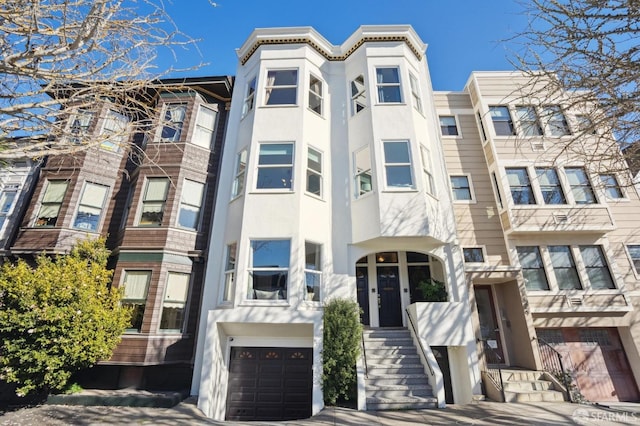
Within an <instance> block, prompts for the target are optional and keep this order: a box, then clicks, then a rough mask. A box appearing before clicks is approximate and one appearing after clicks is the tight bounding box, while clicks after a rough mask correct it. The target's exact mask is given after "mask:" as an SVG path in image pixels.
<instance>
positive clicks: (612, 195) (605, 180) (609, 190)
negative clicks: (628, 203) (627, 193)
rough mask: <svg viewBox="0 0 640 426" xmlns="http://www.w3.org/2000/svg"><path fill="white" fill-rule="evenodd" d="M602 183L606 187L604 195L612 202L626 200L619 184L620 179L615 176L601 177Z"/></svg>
mask: <svg viewBox="0 0 640 426" xmlns="http://www.w3.org/2000/svg"><path fill="white" fill-rule="evenodd" d="M600 182H602V186H603V187H604V193H605V195H606V196H607V198H609V199H610V200H619V199H621V198H624V194H623V193H622V188H620V185H619V184H618V179H616V176H615V175H600Z"/></svg>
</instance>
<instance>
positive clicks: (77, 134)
mask: <svg viewBox="0 0 640 426" xmlns="http://www.w3.org/2000/svg"><path fill="white" fill-rule="evenodd" d="M92 120H93V112H92V111H89V110H87V109H84V108H78V109H77V110H76V111H75V112H74V113H73V114H72V115H71V117H69V133H70V134H71V136H70V138H71V142H73V143H76V144H79V143H82V142H83V140H82V139H83V137H85V136H86V135H87V133H88V132H89V127H90V126H91V121H92Z"/></svg>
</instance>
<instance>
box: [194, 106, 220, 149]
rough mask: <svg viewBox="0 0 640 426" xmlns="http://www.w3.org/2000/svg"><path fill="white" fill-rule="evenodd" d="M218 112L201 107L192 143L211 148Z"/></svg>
mask: <svg viewBox="0 0 640 426" xmlns="http://www.w3.org/2000/svg"><path fill="white" fill-rule="evenodd" d="M216 115H217V112H216V111H214V110H212V109H211V108H208V107H206V106H203V105H200V108H199V110H198V117H197V118H196V128H195V130H194V133H193V138H192V139H191V142H192V143H193V144H195V145H198V146H201V147H203V148H209V147H210V146H211V138H212V137H213V131H214V127H215V124H216Z"/></svg>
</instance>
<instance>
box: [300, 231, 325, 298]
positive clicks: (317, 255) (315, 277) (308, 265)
mask: <svg viewBox="0 0 640 426" xmlns="http://www.w3.org/2000/svg"><path fill="white" fill-rule="evenodd" d="M304 259H305V261H304V281H305V284H306V289H307V291H306V300H310V301H313V302H319V301H320V288H321V284H322V246H320V245H319V244H314V243H310V242H308V241H307V242H305V243H304Z"/></svg>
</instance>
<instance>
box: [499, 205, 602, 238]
mask: <svg viewBox="0 0 640 426" xmlns="http://www.w3.org/2000/svg"><path fill="white" fill-rule="evenodd" d="M563 217H566V218H567V220H566V222H565V221H563ZM502 219H503V220H505V219H507V220H508V221H509V222H508V224H505V226H504V227H505V228H508V229H509V232H510V233H516V232H525V233H529V232H596V233H604V232H606V231H612V230H614V229H615V225H614V223H613V219H612V217H611V215H610V214H609V210H608V209H607V207H605V206H589V207H575V206H570V207H562V206H545V207H541V206H532V207H531V208H526V207H520V206H519V207H514V208H512V209H509V211H508V215H503V216H502Z"/></svg>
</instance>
